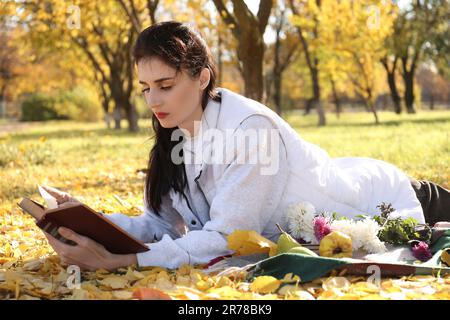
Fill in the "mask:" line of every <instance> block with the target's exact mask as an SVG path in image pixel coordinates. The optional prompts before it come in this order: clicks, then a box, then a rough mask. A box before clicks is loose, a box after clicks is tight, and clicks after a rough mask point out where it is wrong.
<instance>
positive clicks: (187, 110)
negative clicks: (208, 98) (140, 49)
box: [137, 58, 210, 135]
mask: <svg viewBox="0 0 450 320" xmlns="http://www.w3.org/2000/svg"><path fill="white" fill-rule="evenodd" d="M137 72H138V78H139V83H140V84H142V93H143V94H144V97H145V101H146V102H147V105H148V106H149V108H150V109H151V110H152V112H153V113H154V114H155V116H156V117H157V118H158V120H159V122H160V124H161V126H162V127H164V128H174V127H179V128H183V129H186V130H188V131H189V132H190V133H191V135H192V134H193V133H194V132H193V128H194V121H200V120H201V117H202V113H203V110H202V107H201V98H202V95H203V91H204V89H205V88H206V87H207V85H208V83H209V79H210V74H209V70H208V69H207V68H204V69H203V70H202V72H201V73H200V76H199V77H198V78H197V79H192V78H191V77H189V75H188V74H187V73H186V71H184V70H182V71H179V72H177V70H176V69H175V68H173V67H171V66H169V65H168V64H166V63H165V62H163V61H162V60H160V59H158V58H150V59H141V61H139V62H138V64H137Z"/></svg>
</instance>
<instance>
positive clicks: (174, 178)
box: [133, 21, 220, 215]
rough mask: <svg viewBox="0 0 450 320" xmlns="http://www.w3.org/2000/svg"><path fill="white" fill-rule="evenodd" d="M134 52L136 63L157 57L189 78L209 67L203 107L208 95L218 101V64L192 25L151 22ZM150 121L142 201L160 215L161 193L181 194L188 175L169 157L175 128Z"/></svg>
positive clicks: (153, 119)
mask: <svg viewBox="0 0 450 320" xmlns="http://www.w3.org/2000/svg"><path fill="white" fill-rule="evenodd" d="M133 54H134V59H135V62H136V64H137V63H138V62H139V61H140V60H142V59H149V58H154V57H156V58H159V59H161V60H162V61H164V62H165V63H166V64H168V65H169V66H171V67H173V68H175V69H176V70H177V72H179V71H182V70H184V71H186V72H187V73H188V74H189V76H190V77H191V78H198V77H199V76H200V72H201V71H202V69H203V68H208V69H209V72H210V74H211V77H210V81H209V84H208V86H207V87H206V89H205V91H204V93H203V97H202V100H201V105H202V109H203V110H204V109H205V108H206V105H207V104H208V101H209V100H210V99H213V100H215V101H220V96H219V95H218V93H217V91H216V90H215V86H216V77H217V68H216V66H215V63H214V60H213V58H212V55H211V52H210V50H209V48H208V46H207V45H206V43H205V41H204V40H203V39H202V37H201V36H200V34H199V33H198V32H197V31H196V30H194V29H193V28H192V27H189V26H188V25H185V24H183V23H180V22H176V21H166V22H160V23H156V24H153V25H151V26H150V27H148V28H146V29H145V30H143V31H142V32H141V33H140V34H139V37H138V38H137V40H136V45H135V47H134V53H133ZM152 125H153V131H154V132H155V137H156V139H155V144H154V146H153V148H152V149H151V151H150V154H149V160H148V168H147V176H146V179H145V195H144V199H145V204H146V205H147V206H148V207H149V208H152V209H153V211H154V212H155V214H157V215H160V213H159V211H160V209H161V201H162V197H163V196H164V195H166V194H167V193H168V192H169V191H170V189H171V188H173V189H174V190H175V191H177V192H180V193H182V194H183V195H184V189H185V187H186V184H187V178H186V172H185V168H184V163H183V162H182V163H181V164H175V163H174V162H173V161H172V160H171V151H172V148H173V147H174V146H175V145H177V144H178V143H179V142H180V141H172V140H171V135H172V132H173V131H174V130H176V129H177V128H164V127H162V126H161V125H160V123H159V121H158V119H157V118H156V117H155V115H153V116H152ZM182 152H183V151H182V150H181V152H180V155H181V156H182Z"/></svg>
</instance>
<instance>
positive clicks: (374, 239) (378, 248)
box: [360, 218, 386, 253]
mask: <svg viewBox="0 0 450 320" xmlns="http://www.w3.org/2000/svg"><path fill="white" fill-rule="evenodd" d="M360 222H361V226H362V229H364V232H362V233H361V234H360V237H361V242H362V246H363V248H364V249H365V250H366V251H367V252H368V253H381V252H385V251H386V246H385V245H384V243H383V242H381V240H380V239H379V238H378V232H379V231H380V229H381V227H380V225H379V224H378V222H376V221H375V220H373V219H370V218H366V219H364V220H362V221H360Z"/></svg>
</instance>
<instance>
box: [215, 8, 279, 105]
mask: <svg viewBox="0 0 450 320" xmlns="http://www.w3.org/2000/svg"><path fill="white" fill-rule="evenodd" d="M213 2H214V5H215V7H216V8H217V11H218V12H219V14H220V16H221V18H222V19H223V21H224V22H225V23H226V24H227V25H228V27H229V28H230V29H231V32H232V34H233V36H234V37H235V38H236V40H237V42H238V46H237V48H236V51H237V52H236V53H237V57H238V59H239V63H240V65H239V70H240V73H241V75H242V77H243V79H244V83H245V95H246V96H247V97H249V98H251V99H254V100H258V101H261V99H262V98H263V93H264V78H263V59H264V51H265V44H264V38H263V35H264V32H265V30H266V26H267V24H268V20H269V17H270V13H271V10H272V7H273V0H260V3H259V9H258V13H257V14H256V15H255V14H253V12H252V11H251V10H250V9H249V8H248V6H247V4H246V3H245V2H244V1H243V0H231V5H232V10H230V9H229V6H228V1H225V0H213Z"/></svg>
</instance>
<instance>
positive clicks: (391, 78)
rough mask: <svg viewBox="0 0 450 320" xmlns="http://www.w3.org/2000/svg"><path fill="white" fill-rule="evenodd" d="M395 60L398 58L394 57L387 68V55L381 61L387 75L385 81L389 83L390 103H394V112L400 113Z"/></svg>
mask: <svg viewBox="0 0 450 320" xmlns="http://www.w3.org/2000/svg"><path fill="white" fill-rule="evenodd" d="M397 61H398V58H397V57H396V58H395V59H394V63H393V65H392V68H389V64H388V60H387V57H385V58H383V59H382V60H381V63H382V65H383V67H384V69H385V70H386V76H387V81H388V85H389V92H390V95H391V99H392V103H393V104H394V111H395V113H397V114H400V113H402V106H401V99H400V95H399V94H398V90H397V83H396V82H395V70H396V68H397Z"/></svg>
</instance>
